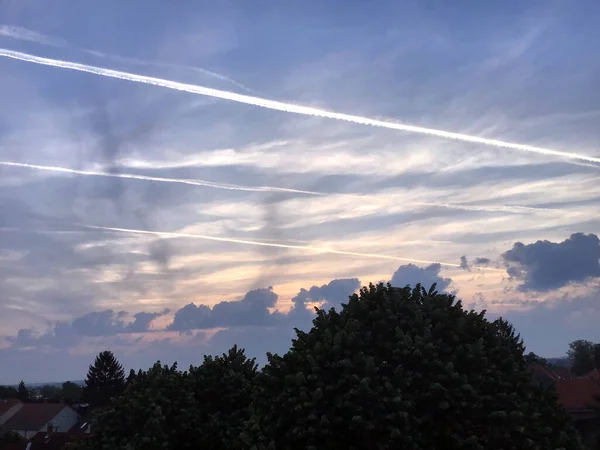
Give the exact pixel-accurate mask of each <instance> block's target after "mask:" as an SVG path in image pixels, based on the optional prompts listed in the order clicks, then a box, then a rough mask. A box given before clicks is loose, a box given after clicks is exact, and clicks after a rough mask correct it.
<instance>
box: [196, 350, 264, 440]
mask: <svg viewBox="0 0 600 450" xmlns="http://www.w3.org/2000/svg"><path fill="white" fill-rule="evenodd" d="M190 372H191V375H192V377H193V379H194V384H195V393H196V401H197V402H198V405H199V408H198V409H199V413H200V422H201V424H202V438H201V440H200V443H201V444H202V445H201V446H200V447H201V448H210V449H214V450H217V449H229V448H235V446H236V445H237V443H238V442H239V435H240V433H241V432H242V430H243V426H244V422H245V421H246V419H247V418H248V408H249V407H250V403H251V401H252V395H253V392H254V382H255V378H256V375H257V365H256V362H255V360H254V359H248V358H247V357H246V355H245V352H244V350H240V349H238V348H237V346H234V347H233V348H232V349H231V350H229V352H228V353H226V354H224V355H222V356H217V357H215V358H213V357H212V356H206V357H205V358H204V362H203V364H202V365H201V366H199V367H197V368H191V369H190Z"/></svg>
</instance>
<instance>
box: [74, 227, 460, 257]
mask: <svg viewBox="0 0 600 450" xmlns="http://www.w3.org/2000/svg"><path fill="white" fill-rule="evenodd" d="M78 225H79V224H78ZM80 226H82V227H84V228H89V229H92V230H103V231H113V232H117V233H134V234H149V235H153V236H159V237H163V238H186V239H203V240H208V241H217V242H229V243H233V244H245V245H257V246H263V247H276V248H289V249H294V250H304V251H310V252H318V253H330V254H334V255H347V256H360V257H363V258H377V259H391V260H395V261H404V262H412V263H419V264H441V265H443V266H447V267H460V264H453V263H443V262H438V261H427V260H423V259H413V258H401V257H398V256H389V255H381V254H377V253H358V252H347V251H343V250H334V249H331V248H327V247H313V246H311V245H292V244H279V243H272V242H261V241H251V240H247V239H234V238H224V237H215V236H206V235H202V234H189V233H173V232H166V231H149V230H135V229H131V228H114V227H101V226H94V225H80Z"/></svg>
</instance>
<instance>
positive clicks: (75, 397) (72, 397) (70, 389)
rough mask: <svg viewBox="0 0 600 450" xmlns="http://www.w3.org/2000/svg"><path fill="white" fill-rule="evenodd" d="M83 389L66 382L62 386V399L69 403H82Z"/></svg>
mask: <svg viewBox="0 0 600 450" xmlns="http://www.w3.org/2000/svg"><path fill="white" fill-rule="evenodd" d="M82 391H83V389H82V388H81V386H80V385H78V384H77V383H73V382H72V381H65V382H64V383H63V384H62V398H63V400H64V401H65V402H67V403H77V402H79V401H81V396H82Z"/></svg>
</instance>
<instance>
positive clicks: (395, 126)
mask: <svg viewBox="0 0 600 450" xmlns="http://www.w3.org/2000/svg"><path fill="white" fill-rule="evenodd" d="M0 56H5V57H7V58H12V59H18V60H21V61H26V62H31V63H34V64H42V65H46V66H53V67H59V68H62V69H70V70H77V71H80V72H88V73H92V74H95V75H100V76H105V77H110V78H117V79H121V80H127V81H134V82H137V83H145V84H150V85H154V86H160V87H164V88H168V89H174V90H177V91H183V92H189V93H192V94H198V95H205V96H208V97H214V98H220V99H223V100H230V101H234V102H238V103H245V104H247V105H253V106H258V107H261V108H267V109H273V110H276V111H284V112H288V113H294V114H301V115H305V116H313V117H323V118H328V119H334V120H341V121H346V122H352V123H357V124H360V125H371V126H375V127H381V128H388V129H391V130H399V131H407V132H412V133H419V134H425V135H429V136H437V137H441V138H446V139H455V140H459V141H464V142H472V143H476V144H483V145H488V146H492V147H501V148H508V149H512V150H519V151H525V152H533V153H539V154H542V155H547V156H559V157H563V158H567V159H575V160H581V161H587V162H592V163H600V158H595V157H592V156H587V155H582V154H578V153H569V152H563V151H558V150H551V149H548V148H542V147H534V146H531V145H524V144H516V143H511V142H504V141H499V140H495V139H487V138H482V137H478V136H471V135H468V134H461V133H454V132H450V131H442V130H436V129H433V128H424V127H418V126H413V125H406V124H401V123H395V122H389V121H383V120H376V119H370V118H367V117H361V116H354V115H350V114H342V113H336V112H332V111H326V110H322V109H317V108H311V107H308V106H299V105H294V104H292V103H283V102H278V101H274V100H268V99H264V98H259V97H252V96H249V95H243V94H237V93H234V92H228V91H222V90H218V89H211V88H207V87H204V86H199V85H194V84H186V83H179V82H176V81H170V80H165V79H161V78H154V77H148V76H144V75H137V74H132V73H128V72H121V71H118V70H112V69H106V68H102V67H96V66H90V65H86V64H79V63H75V62H70V61H62V60H58V59H50V58H43V57H40V56H35V55H30V54H28V53H21V52H16V51H12V50H7V49H0Z"/></svg>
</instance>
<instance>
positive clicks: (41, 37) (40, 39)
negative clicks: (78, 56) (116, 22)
mask: <svg viewBox="0 0 600 450" xmlns="http://www.w3.org/2000/svg"><path fill="white" fill-rule="evenodd" d="M0 36H3V37H7V38H11V39H16V40H19V41H27V42H34V43H36V44H41V45H47V46H50V47H59V48H72V49H75V50H78V51H82V52H84V53H87V54H89V55H92V56H95V57H97V58H104V59H109V60H112V61H117V62H123V63H126V64H136V65H139V66H154V67H162V68H165V69H184V70H193V71H196V72H200V73H202V74H204V75H207V76H210V77H213V78H217V79H219V80H222V81H226V82H228V83H231V84H233V85H234V86H237V87H239V88H241V89H243V90H244V91H247V92H251V93H253V92H254V91H252V89H250V88H248V87H246V86H244V85H243V84H241V83H238V82H237V81H235V80H232V79H231V78H228V77H226V76H224V75H221V74H219V73H216V72H212V71H210V70H207V69H203V68H201V67H194V66H186V65H183V64H172V63H164V62H159V61H147V60H144V59H138V58H130V57H126V56H119V55H111V54H109V53H103V52H99V51H97V50H91V49H89V48H85V47H79V46H77V45H73V44H70V43H69V42H67V41H66V40H65V39H63V38H61V37H56V36H50V35H47V34H42V33H38V32H37V31H33V30H28V29H27V28H23V27H16V26H13V25H0Z"/></svg>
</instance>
